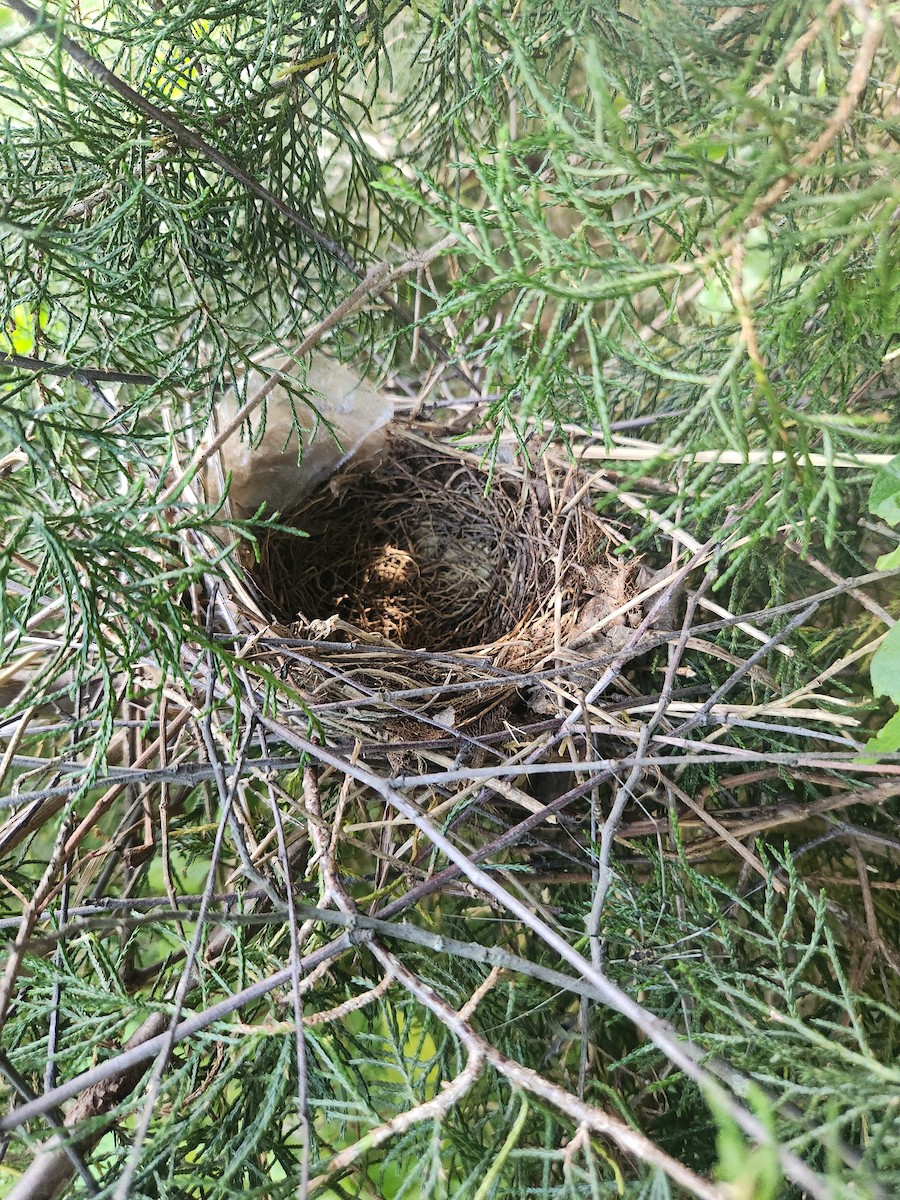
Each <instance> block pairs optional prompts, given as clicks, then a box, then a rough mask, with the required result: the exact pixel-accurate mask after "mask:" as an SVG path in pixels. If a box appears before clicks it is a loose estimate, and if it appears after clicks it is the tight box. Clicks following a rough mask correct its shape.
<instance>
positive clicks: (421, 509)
mask: <svg viewBox="0 0 900 1200" xmlns="http://www.w3.org/2000/svg"><path fill="white" fill-rule="evenodd" d="M578 483H579V478H578V476H577V474H576V473H575V472H573V471H571V470H569V471H556V472H553V471H551V470H550V469H549V468H547V469H546V470H545V471H542V472H541V474H540V475H539V476H538V475H537V474H534V475H532V474H530V473H528V472H525V471H522V470H516V469H514V468H512V467H509V468H502V467H501V468H498V469H497V470H496V471H495V472H494V473H493V475H492V477H490V478H489V476H488V474H487V473H486V472H485V471H484V469H483V468H482V467H481V466H480V465H479V463H478V461H477V459H475V457H474V456H472V455H469V454H466V453H465V452H463V451H460V450H458V449H456V448H454V447H452V446H446V445H442V444H440V443H437V442H430V441H427V440H426V439H423V438H421V437H418V436H416V435H413V434H410V433H407V432H404V431H401V430H397V429H391V430H390V431H389V433H388V436H387V441H386V450H385V452H384V454H383V455H382V459H381V462H380V464H379V465H378V466H377V467H375V469H374V470H365V469H361V468H353V467H351V468H349V469H346V470H345V471H343V472H341V473H339V474H338V475H337V476H335V477H334V478H333V479H332V480H331V481H330V482H329V483H328V484H327V485H325V486H323V487H320V488H319V489H318V490H317V491H316V492H314V493H313V494H312V495H311V496H310V497H309V498H308V499H307V500H306V501H305V502H304V503H303V504H302V505H301V506H300V507H299V508H297V509H295V510H294V511H293V512H292V513H290V514H288V515H287V516H286V518H285V520H286V523H288V524H291V525H293V526H295V527H296V528H298V529H300V530H303V531H304V532H305V533H306V534H307V535H308V536H306V537H302V538H301V537H296V536H293V535H290V534H284V533H279V532H273V533H271V534H270V535H269V537H268V539H267V540H266V542H265V543H264V546H263V553H262V556H261V566H260V567H259V568H258V569H257V571H256V582H257V584H258V586H259V587H260V588H261V590H262V591H263V593H264V594H265V595H266V596H267V597H268V599H269V602H270V603H271V605H272V608H273V610H274V612H275V614H276V615H277V617H278V619H279V620H280V621H281V622H283V623H286V624H290V625H291V626H292V627H293V629H294V632H296V633H300V634H301V635H302V633H303V631H304V630H307V631H314V632H315V633H316V634H318V635H319V636H324V637H327V638H328V639H329V640H334V641H347V640H353V639H354V636H355V635H361V637H362V639H363V640H364V641H366V642H372V641H378V642H382V643H385V644H391V645H393V646H395V647H397V648H398V649H404V650H430V651H435V652H439V651H440V652H445V651H459V650H474V649H487V648H491V650H492V651H493V655H492V657H496V656H498V655H499V657H500V658H502V659H503V660H504V663H505V665H508V666H510V667H513V666H514V667H516V668H519V669H521V668H522V667H523V666H526V665H528V666H530V665H533V664H534V663H535V662H537V661H539V660H540V659H541V658H543V657H544V656H546V655H547V654H552V653H553V651H554V649H559V648H560V646H559V643H560V639H562V641H563V642H565V641H567V640H568V639H569V638H570V637H571V635H572V632H573V630H574V628H575V627H576V626H577V624H578V616H579V612H580V610H581V608H582V605H583V602H584V601H585V599H586V598H587V597H589V596H590V597H596V595H597V594H598V590H599V591H602V590H603V588H604V587H607V586H608V582H609V578H608V577H611V576H615V577H616V578H617V579H618V580H619V585H620V586H619V590H621V572H622V568H621V566H619V565H618V564H617V563H611V561H610V560H609V559H608V555H607V550H608V545H609V539H608V537H607V533H606V531H605V528H604V527H603V526H602V524H601V522H600V521H599V519H598V518H597V517H596V516H595V515H594V514H593V513H592V512H591V511H590V510H589V509H588V508H587V507H586V506H585V505H584V503H583V501H581V500H580V499H579V498H577V495H576V493H577V491H578V487H577V484H578ZM598 568H601V570H600V571H599V572H598ZM611 568H612V569H611ZM601 577H606V582H605V583H604V582H603V580H602V579H601ZM611 599H614V597H611ZM323 622H325V623H326V625H325V626H324V627H323V625H322V623H323Z"/></svg>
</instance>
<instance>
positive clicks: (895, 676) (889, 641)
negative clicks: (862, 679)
mask: <svg viewBox="0 0 900 1200" xmlns="http://www.w3.org/2000/svg"><path fill="white" fill-rule="evenodd" d="M872 690H873V691H874V693H875V695H876V696H889V697H890V698H891V700H895V701H897V703H900V622H898V623H897V624H896V625H895V626H894V627H893V628H892V629H891V630H890V632H889V633H888V635H887V637H886V638H885V639H884V641H883V642H882V643H881V645H880V646H879V647H878V652H877V653H876V655H875V657H874V658H873V659H872Z"/></svg>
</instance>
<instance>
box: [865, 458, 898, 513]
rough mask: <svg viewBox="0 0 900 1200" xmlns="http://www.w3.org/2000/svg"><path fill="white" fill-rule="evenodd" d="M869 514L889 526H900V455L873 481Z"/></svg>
mask: <svg viewBox="0 0 900 1200" xmlns="http://www.w3.org/2000/svg"><path fill="white" fill-rule="evenodd" d="M869 512H870V513H873V514H874V515H875V516H876V517H881V519H882V520H883V521H887V523H888V524H889V525H900V454H898V455H897V456H896V458H892V459H891V461H890V462H889V463H887V464H886V465H885V466H884V467H883V468H882V470H880V471H879V472H878V474H877V475H876V476H875V478H874V480H873V481H872V490H871V491H870V492H869Z"/></svg>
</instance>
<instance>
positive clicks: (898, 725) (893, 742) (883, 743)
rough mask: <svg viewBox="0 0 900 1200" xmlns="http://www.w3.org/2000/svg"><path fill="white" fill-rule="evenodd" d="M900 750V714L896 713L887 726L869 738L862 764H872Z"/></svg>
mask: <svg viewBox="0 0 900 1200" xmlns="http://www.w3.org/2000/svg"><path fill="white" fill-rule="evenodd" d="M898 750H900V712H896V713H894V715H893V716H892V717H891V719H890V720H889V721H888V723H887V724H886V725H883V726H882V727H881V729H879V730H878V732H877V733H876V734H875V736H874V737H871V738H869V740H868V741H867V742H866V748H865V751H864V752H863V753H862V754H861V755H860V757H859V761H860V762H871V761H872V760H873V759H877V758H881V756H882V755H883V754H896V753H897V751H898Z"/></svg>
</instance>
